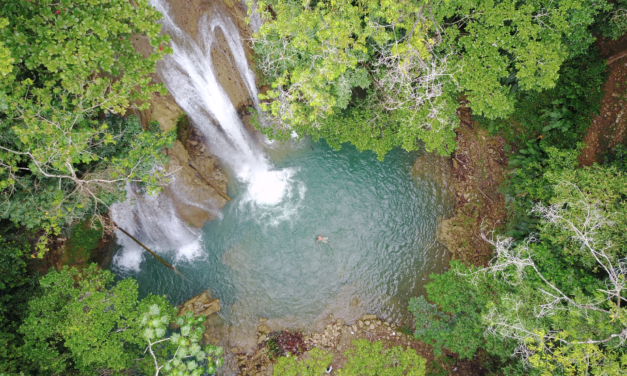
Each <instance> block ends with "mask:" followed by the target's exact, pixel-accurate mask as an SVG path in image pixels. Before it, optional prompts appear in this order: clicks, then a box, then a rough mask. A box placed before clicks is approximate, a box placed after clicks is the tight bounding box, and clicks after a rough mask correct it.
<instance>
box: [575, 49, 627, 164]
mask: <svg viewBox="0 0 627 376" xmlns="http://www.w3.org/2000/svg"><path fill="white" fill-rule="evenodd" d="M598 47H599V48H600V49H601V54H602V56H603V57H604V58H609V57H611V56H613V55H615V54H617V53H620V52H622V51H625V50H627V36H623V37H622V38H620V39H619V40H617V41H599V42H598ZM609 69H610V72H609V75H608V78H607V81H606V82H605V85H604V87H603V92H604V95H603V99H602V100H601V108H600V115H598V116H595V117H594V119H593V120H592V124H591V126H590V128H588V133H587V134H586V136H585V137H584V142H585V143H586V148H585V149H583V150H582V152H581V155H580V156H579V163H581V164H582V165H583V166H591V165H592V164H593V163H595V162H596V163H601V162H603V155H604V154H605V153H607V152H608V151H610V150H612V149H613V148H614V147H616V145H618V144H621V143H623V142H624V141H625V136H626V134H627V116H625V115H626V114H625V104H626V103H627V57H623V58H622V59H618V60H616V61H615V62H613V63H612V64H611V65H610V66H609Z"/></svg>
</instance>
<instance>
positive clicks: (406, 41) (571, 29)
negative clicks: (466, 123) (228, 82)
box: [253, 0, 620, 158]
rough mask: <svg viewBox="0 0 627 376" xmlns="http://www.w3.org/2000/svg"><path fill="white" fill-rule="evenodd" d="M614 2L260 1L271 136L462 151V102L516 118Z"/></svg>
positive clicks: (589, 38) (382, 149) (583, 45)
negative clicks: (527, 96) (458, 138)
mask: <svg viewBox="0 0 627 376" xmlns="http://www.w3.org/2000/svg"><path fill="white" fill-rule="evenodd" d="M613 6H614V4H613V3H611V2H609V1H606V0H601V1H595V2H593V3H590V2H588V1H585V0H573V1H552V0H535V1H524V2H521V1H515V0H492V1H479V0H448V1H426V0H420V1H411V0H402V1H395V2H393V1H383V2H379V1H368V0H363V1H343V0H337V1H335V0H334V1H304V2H300V1H291V0H268V1H260V2H259V9H261V10H262V11H261V16H262V19H263V20H264V23H263V24H262V26H261V29H260V30H259V32H258V33H256V34H255V36H254V37H253V48H254V49H255V52H256V54H257V69H258V70H259V72H260V73H261V75H262V79H263V80H264V82H266V83H267V84H270V85H271V88H270V89H269V90H268V91H267V92H266V93H265V94H262V95H261V96H260V97H261V98H262V99H263V100H264V101H265V102H264V103H263V104H262V108H263V109H264V110H266V111H267V113H268V116H269V117H270V120H271V121H273V122H274V127H272V128H265V132H266V133H267V134H268V135H270V136H272V137H276V138H279V139H281V138H283V139H284V138H286V137H289V135H290V134H291V133H292V132H296V133H297V134H298V135H299V136H303V135H305V134H307V135H311V136H313V137H314V139H317V138H320V137H322V138H324V139H325V140H327V142H329V143H330V144H331V145H333V146H335V147H339V146H340V144H341V143H343V142H351V143H353V144H355V145H356V146H357V147H358V148H359V149H360V150H373V151H375V152H376V153H377V154H378V155H379V157H380V158H382V157H383V156H384V155H385V153H386V152H387V151H389V150H390V149H391V148H393V147H395V146H401V147H403V148H404V149H406V150H415V149H416V148H418V147H419V144H418V142H417V141H418V140H421V141H422V142H423V143H424V145H425V146H426V148H427V150H429V151H432V150H436V151H437V152H438V153H440V154H443V155H446V154H448V153H450V152H451V151H452V150H453V149H454V147H455V145H454V141H453V139H454V132H453V129H454V128H455V127H456V124H457V120H456V110H457V107H458V100H459V98H460V96H461V95H465V96H466V98H467V100H468V101H469V103H470V107H471V108H472V110H473V113H474V114H476V115H485V116H486V117H488V118H491V119H495V118H502V117H506V116H508V115H510V114H511V113H512V112H513V111H514V108H515V106H516V96H515V94H516V92H518V91H526V92H534V91H536V92H537V91H542V90H546V89H549V88H552V87H554V85H555V82H556V80H557V79H558V76H559V75H558V72H559V69H560V67H561V66H562V64H563V62H564V61H565V60H566V59H568V58H572V57H575V56H578V55H580V54H582V53H583V52H585V51H586V50H587V48H588V46H589V45H590V44H591V43H592V42H593V41H594V39H595V38H594V37H593V34H592V25H593V23H594V22H595V19H596V18H595V17H601V16H604V15H605V16H607V15H608V14H612V11H613V9H614V8H613ZM618 14H619V13H615V18H616V17H617V15H618ZM608 17H609V16H608ZM619 18H620V17H619ZM619 18H616V22H618V19H619ZM615 29H619V27H615V28H614V29H612V30H615ZM608 32H609V31H608ZM261 123H262V124H264V122H261ZM262 130H264V128H262Z"/></svg>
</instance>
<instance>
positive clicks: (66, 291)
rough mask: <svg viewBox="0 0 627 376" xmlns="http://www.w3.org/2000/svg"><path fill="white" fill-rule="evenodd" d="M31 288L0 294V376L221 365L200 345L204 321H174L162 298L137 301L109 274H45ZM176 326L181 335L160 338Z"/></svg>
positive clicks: (174, 370)
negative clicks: (0, 327) (5, 374)
mask: <svg viewBox="0 0 627 376" xmlns="http://www.w3.org/2000/svg"><path fill="white" fill-rule="evenodd" d="M36 282H37V281H36V278H35V279H34V280H33V279H30V280H28V281H25V282H24V283H23V284H22V285H21V286H20V288H19V289H17V288H13V289H3V290H4V291H3V293H4V294H3V299H2V301H0V304H1V305H0V308H1V309H0V321H2V323H3V330H2V333H1V334H0V345H2V347H0V372H10V373H19V372H25V373H26V374H43V375H48V374H79V375H92V374H97V373H102V372H114V371H123V370H129V369H137V370H142V371H144V372H146V373H147V374H151V373H154V372H155V371H156V369H155V368H156V367H158V368H160V369H161V374H165V375H168V374H170V375H200V374H203V373H204V372H206V371H208V372H209V373H213V372H215V370H216V367H219V366H220V364H221V362H222V360H221V358H220V355H221V354H222V350H221V348H217V347H213V346H206V347H205V349H203V348H202V346H200V344H199V341H200V337H201V336H202V331H203V329H202V325H201V324H202V322H203V321H204V317H202V316H200V317H198V318H194V317H193V316H192V315H191V313H190V312H188V314H187V316H183V317H178V318H176V309H175V308H174V307H173V306H172V305H171V304H170V303H168V302H167V300H166V299H165V297H163V296H153V295H149V296H148V297H146V298H144V299H142V300H138V299H137V283H136V282H135V281H134V280H133V279H126V280H122V281H119V282H117V283H114V282H113V274H111V273H110V272H108V271H102V270H99V269H98V267H97V266H96V265H91V266H89V267H87V268H85V269H84V270H83V271H79V270H77V269H68V268H67V267H65V268H64V269H63V270H61V271H60V272H57V271H50V272H49V273H48V274H47V275H46V276H44V277H42V278H41V279H40V280H39V283H36ZM18 309H19V311H16V310H18ZM175 318H176V321H177V323H178V324H179V325H181V328H180V329H179V330H178V331H177V332H175V333H173V334H171V336H170V337H166V327H167V325H168V324H169V323H170V322H173V321H175ZM5 324H6V325H5ZM147 346H148V348H147ZM145 350H146V351H145Z"/></svg>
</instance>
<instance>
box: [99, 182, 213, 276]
mask: <svg viewBox="0 0 627 376" xmlns="http://www.w3.org/2000/svg"><path fill="white" fill-rule="evenodd" d="M126 194H127V199H126V201H125V202H123V203H118V204H115V205H113V206H112V207H111V219H113V220H114V221H115V222H116V223H117V224H118V226H120V227H122V228H123V229H125V230H126V231H128V232H130V233H131V234H133V236H134V237H135V238H138V239H140V241H141V242H142V243H143V244H145V245H146V246H148V247H149V248H150V249H152V250H153V251H154V252H157V253H161V254H163V253H166V252H171V251H174V256H175V259H174V261H173V262H174V263H176V262H177V261H181V260H192V259H194V258H197V257H199V256H200V255H202V248H201V239H200V234H199V233H198V231H197V230H195V229H193V228H190V227H189V226H187V225H186V224H185V223H183V221H181V220H180V219H179V218H178V217H177V215H176V211H175V209H174V205H173V204H172V201H171V200H170V199H169V198H168V197H167V196H165V195H159V196H150V195H144V194H141V193H138V192H136V191H135V190H134V189H133V188H132V187H131V186H130V185H129V186H127V187H126ZM116 241H117V243H118V244H119V245H120V246H122V248H123V252H118V253H117V254H116V255H115V259H114V263H115V264H116V265H118V266H120V267H122V268H123V269H130V270H135V271H138V270H139V265H140V264H141V262H142V260H143V258H144V256H145V253H146V251H144V250H143V249H142V248H141V247H140V246H139V245H138V244H137V243H135V241H133V240H132V239H131V238H129V237H128V236H127V235H125V234H123V233H122V232H120V231H119V230H116Z"/></svg>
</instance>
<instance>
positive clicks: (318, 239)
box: [316, 234, 329, 244]
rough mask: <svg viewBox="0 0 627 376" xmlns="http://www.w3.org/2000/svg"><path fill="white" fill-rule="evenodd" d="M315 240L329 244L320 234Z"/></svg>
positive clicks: (327, 239)
mask: <svg viewBox="0 0 627 376" xmlns="http://www.w3.org/2000/svg"><path fill="white" fill-rule="evenodd" d="M316 240H317V241H319V242H322V243H327V244H329V238H325V237H324V236H322V234H320V235H318V237H317V238H316Z"/></svg>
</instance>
